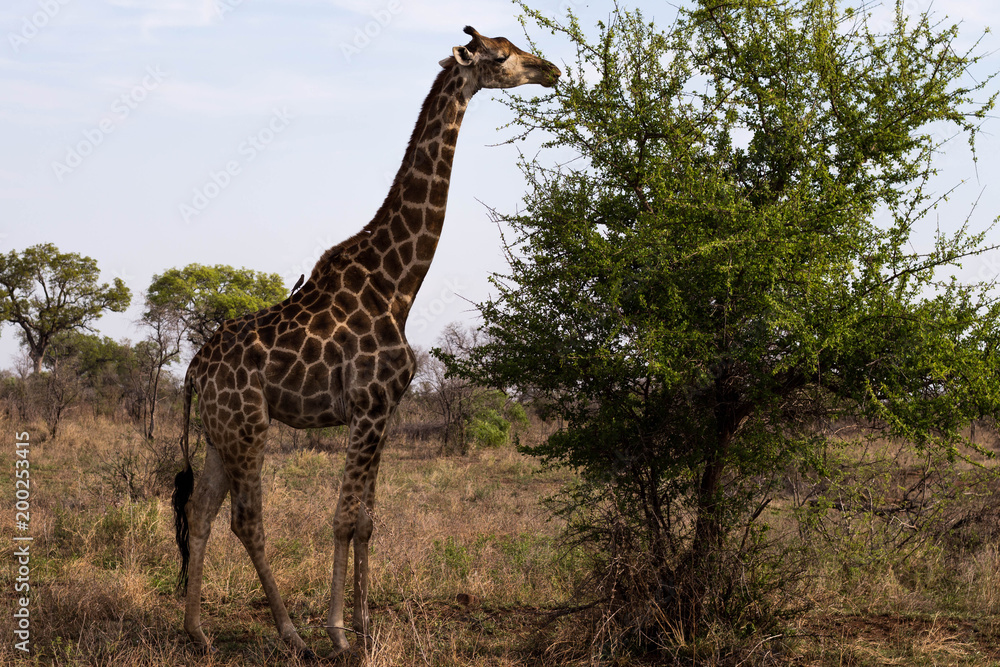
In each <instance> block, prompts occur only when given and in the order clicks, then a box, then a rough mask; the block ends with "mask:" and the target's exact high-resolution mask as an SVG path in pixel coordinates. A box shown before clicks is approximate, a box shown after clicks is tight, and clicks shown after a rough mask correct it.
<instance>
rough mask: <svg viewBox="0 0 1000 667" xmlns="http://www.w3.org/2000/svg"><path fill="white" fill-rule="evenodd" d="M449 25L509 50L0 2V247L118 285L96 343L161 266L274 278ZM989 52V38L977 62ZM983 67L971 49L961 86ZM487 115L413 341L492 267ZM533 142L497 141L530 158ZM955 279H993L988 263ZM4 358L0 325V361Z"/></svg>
mask: <svg viewBox="0 0 1000 667" xmlns="http://www.w3.org/2000/svg"><path fill="white" fill-rule="evenodd" d="M628 5H629V6H635V5H638V6H641V7H643V8H644V9H645V11H646V14H647V16H648V17H650V18H655V19H656V20H657V22H658V23H660V24H662V25H666V24H667V23H669V20H670V19H671V18H672V17H673V16H674V14H675V12H676V10H675V8H674V5H673V4H672V3H665V2H652V1H646V2H637V3H628ZM534 6H536V7H537V8H539V9H541V10H543V11H548V12H550V13H553V14H555V13H558V14H562V13H563V12H562V11H561V8H564V7H567V6H572V7H573V8H574V10H575V11H576V12H577V14H578V15H579V16H580V17H581V19H582V23H583V25H585V26H592V25H593V24H594V23H595V22H596V21H597V20H599V19H601V18H606V17H607V15H608V12H609V9H610V7H611V3H610V2H590V3H584V2H575V1H573V2H571V0H540V1H539V2H536V3H534ZM927 6H928V3H927V2H925V1H924V0H908V2H907V3H906V5H905V6H904V8H905V9H906V10H907V11H909V12H913V11H918V10H922V9H925V8H926V7H927ZM934 9H935V11H937V12H939V13H941V14H942V15H944V14H947V15H948V17H949V19H950V21H953V22H954V21H962V22H963V25H962V31H963V33H964V34H966V35H969V36H973V35H978V34H979V33H980V32H981V31H982V30H983V28H985V27H986V26H987V25H991V24H992V25H994V26H998V25H1000V21H997V19H998V18H1000V9H998V8H997V7H996V6H995V3H994V2H993V1H992V0H964V1H956V2H942V3H938V4H936V5H934ZM466 24H471V25H473V26H475V27H476V28H477V29H478V30H479V31H480V32H482V33H483V34H486V35H491V36H497V35H504V36H507V37H509V38H511V40H512V41H514V42H515V43H517V44H520V45H522V46H525V40H524V37H523V33H522V31H521V28H520V26H519V24H518V22H517V20H516V11H515V8H514V7H513V5H511V4H510V3H509V2H507V0H477V1H476V2H469V1H468V0H465V1H462V2H460V1H457V0H443V1H442V0H438V1H436V2H431V1H429V0H281V1H278V0H242V1H241V0H103V1H95V0H7V1H6V2H5V3H4V5H3V7H2V8H0V37H2V41H0V251H2V252H7V251H9V250H11V249H17V250H22V249H24V248H25V247H27V246H30V245H33V244H36V243H43V242H53V243H55V244H56V245H57V246H59V248H60V249H61V250H63V251H73V252H79V253H82V254H84V255H88V256H91V257H93V258H95V259H96V260H97V261H98V264H99V266H100V267H101V269H102V271H103V273H104V277H105V279H110V278H112V277H115V276H117V277H121V278H123V279H124V280H125V282H126V283H127V284H128V285H129V287H130V288H131V289H132V291H133V294H134V299H133V301H134V304H135V305H134V306H133V308H132V309H131V310H130V311H129V312H128V313H126V314H124V315H107V316H105V317H104V318H103V319H102V320H100V321H99V322H98V325H97V326H98V328H99V329H100V331H101V333H103V334H105V335H109V336H112V337H114V338H122V337H128V338H131V339H138V338H141V337H142V334H141V332H140V331H138V330H137V329H135V328H134V326H133V325H132V322H133V321H134V320H135V319H136V318H137V317H138V314H139V305H140V304H141V296H142V291H143V290H144V289H145V288H146V287H147V286H148V285H149V283H150V280H151V278H152V276H153V274H155V273H159V272H162V271H164V270H165V269H168V268H170V267H181V266H184V265H186V264H189V263H191V262H200V263H203V264H217V263H223V264H231V265H234V266H245V267H248V268H253V269H256V270H261V271H268V272H275V273H278V274H280V275H281V276H283V277H284V279H285V282H286V284H287V285H288V286H289V287H290V286H291V285H292V284H293V283H294V282H295V280H296V279H297V278H298V276H299V274H301V273H308V272H309V270H310V269H311V267H312V264H313V262H314V261H315V259H316V258H317V257H318V256H319V254H320V253H322V251H323V250H325V249H326V248H327V247H328V246H330V245H333V244H334V243H336V242H338V241H340V240H341V239H343V238H345V237H347V236H349V235H350V234H352V233H354V232H355V231H356V230H357V229H359V228H360V227H361V226H362V225H363V224H364V223H365V222H367V220H368V219H369V218H370V217H371V215H372V214H373V213H374V212H375V210H376V209H377V208H378V206H379V204H380V203H381V201H382V199H383V197H384V195H385V190H386V188H387V186H388V181H389V179H390V178H391V176H392V175H393V174H394V173H395V170H396V168H397V167H398V164H399V160H400V159H401V157H402V152H403V149H404V147H405V143H406V141H407V139H408V137H409V133H410V130H411V129H412V126H413V123H414V121H415V120H416V115H417V111H418V109H419V107H420V103H421V101H422V99H423V97H424V95H425V94H426V92H427V90H428V88H429V86H430V83H431V81H432V80H433V78H434V76H435V75H436V73H437V71H438V65H437V61H438V60H439V59H441V58H443V57H446V56H447V55H448V54H449V53H450V50H451V47H452V46H453V45H455V44H461V43H465V42H466V41H467V39H468V38H467V36H466V35H464V34H463V33H462V27H463V26H464V25H466ZM533 36H534V37H538V38H539V43H540V44H541V46H542V48H543V50H544V52H545V55H546V57H548V58H549V59H550V60H552V61H554V62H556V63H557V64H562V63H563V61H564V60H569V59H571V58H572V55H573V52H572V49H571V47H570V46H569V45H568V44H565V43H562V42H560V41H558V40H556V39H555V38H552V37H551V36H550V35H548V34H544V35H541V34H533ZM998 47H1000V41H998V40H997V39H996V37H995V36H994V35H989V36H987V39H986V41H984V43H983V48H982V50H983V51H992V50H995V49H997V48H998ZM997 69H1000V57H998V56H991V57H990V58H988V59H987V62H986V63H985V64H984V66H983V67H982V68H981V69H980V70H978V71H974V72H972V73H970V76H975V77H980V76H983V75H984V73H985V72H987V71H990V70H997ZM509 120H510V111H509V110H508V109H507V108H506V107H505V106H503V105H502V104H501V103H499V102H498V101H496V100H495V99H494V95H493V94H492V93H491V92H490V91H483V92H482V93H480V95H479V96H477V98H476V99H475V100H474V106H473V107H472V109H471V110H470V112H469V114H468V115H467V116H466V121H465V124H464V125H463V129H462V136H461V138H460V139H459V147H458V151H457V157H456V161H455V168H454V177H453V179H452V188H451V193H450V198H449V205H448V218H447V222H446V224H445V230H444V234H443V237H442V240H441V244H440V246H439V249H438V253H437V256H436V258H435V261H434V265H433V266H432V268H431V271H430V273H429V275H428V277H427V280H426V282H425V283H424V287H423V289H422V291H421V293H420V295H419V296H418V299H417V301H416V304H415V306H414V311H413V314H412V315H411V318H410V322H409V324H408V335H409V337H410V339H411V341H412V342H413V343H414V344H417V345H423V346H427V345H429V344H431V343H432V342H433V341H434V339H435V338H436V336H437V334H438V332H439V331H440V330H441V328H442V327H443V326H444V325H445V324H447V323H448V322H450V321H453V320H456V319H465V320H468V319H469V318H471V316H472V314H471V305H470V304H469V303H468V302H467V301H466V300H471V301H478V300H481V299H483V298H484V297H485V296H486V295H487V294H488V293H489V285H488V282H487V278H488V276H489V274H490V272H492V271H502V270H503V269H504V267H505V263H504V260H503V255H502V252H501V245H500V234H499V231H498V230H497V229H496V227H495V226H494V225H493V224H492V223H491V222H490V219H489V216H488V214H487V211H486V208H485V207H484V204H485V205H488V206H491V207H495V208H498V209H500V210H506V211H511V210H514V209H515V208H516V206H517V204H518V202H519V200H520V198H521V196H522V194H523V190H524V188H523V182H522V179H521V175H520V173H519V172H518V170H517V167H516V164H515V163H516V158H517V148H514V147H512V146H507V145H503V146H494V145H493V144H496V143H497V142H498V141H500V140H502V139H503V138H505V137H507V136H508V134H507V133H506V132H505V131H504V130H500V129H498V128H500V127H501V126H502V125H504V124H505V123H507V122H508V121H509ZM984 130H985V133H984V137H983V139H982V142H981V148H980V150H981V154H980V161H979V165H978V175H977V173H976V171H975V170H974V169H973V166H972V164H971V161H970V159H969V156H968V153H967V151H966V150H965V149H964V143H961V142H952V143H953V144H955V145H954V146H951V147H949V150H948V153H947V155H945V156H944V157H943V158H942V160H941V162H940V166H941V168H942V175H941V178H940V179H939V180H940V183H941V187H943V186H944V185H954V184H957V183H958V182H960V181H962V180H963V179H966V180H967V181H968V182H967V184H966V185H965V186H963V187H962V188H961V189H959V190H958V192H957V193H956V196H955V197H953V199H952V203H951V207H950V208H949V209H948V210H947V211H945V213H943V214H942V216H941V219H940V223H941V226H942V227H943V228H948V227H951V226H952V225H953V224H954V223H955V221H956V220H957V218H958V217H964V214H965V213H966V212H967V211H968V209H969V205H970V202H971V201H973V200H974V199H975V198H976V197H977V196H978V195H979V193H980V191H981V190H983V188H985V193H984V195H983V198H982V200H981V201H980V205H979V209H978V212H977V217H976V218H975V219H976V220H977V221H978V222H979V223H980V224H981V225H982V224H986V222H988V221H989V220H991V219H992V218H993V217H995V216H996V215H998V214H1000V192H997V191H998V190H1000V141H998V140H997V138H996V135H997V134H998V133H1000V121H992V122H990V123H988V124H987V125H986V127H985V128H984ZM536 143H537V142H535V143H533V142H531V141H529V142H526V143H525V144H523V145H521V146H519V147H520V148H522V149H523V150H525V151H526V152H529V153H530V152H533V151H534V145H535V144H536ZM234 165H235V166H234ZM227 166H228V167H230V172H231V173H226V170H227ZM480 202H481V203H480ZM199 209H201V210H199ZM193 211H198V213H197V214H193ZM929 225H930V227H929V229H932V228H933V222H930V223H929ZM966 272H967V273H969V274H970V275H977V276H978V275H982V274H983V273H986V274H988V275H995V274H997V273H998V272H1000V257H992V258H990V259H988V260H984V261H978V262H976V263H975V264H974V265H969V266H967V267H966ZM16 352H17V344H16V336H15V332H14V330H13V329H12V328H10V327H5V328H4V329H3V332H2V336H0V367H6V366H10V365H11V363H12V361H11V360H12V355H13V354H14V353H16Z"/></svg>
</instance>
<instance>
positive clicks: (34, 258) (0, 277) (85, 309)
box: [0, 243, 132, 373]
mask: <svg viewBox="0 0 1000 667" xmlns="http://www.w3.org/2000/svg"><path fill="white" fill-rule="evenodd" d="M99 279H100V271H99V270H98V268H97V261H96V260H94V259H91V258H90V257H83V256H81V255H79V254H78V253H73V252H67V253H64V252H59V249H58V248H56V247H55V246H54V245H53V244H51V243H43V244H39V245H35V246H31V247H30V248H27V249H26V250H24V252H17V251H16V250H12V251H10V252H9V253H6V254H4V255H0V313H2V318H3V320H4V321H6V322H9V323H11V324H13V325H15V326H16V327H17V328H18V334H19V336H20V338H21V341H22V343H24V345H25V347H27V348H28V354H29V355H30V357H31V360H32V363H33V365H34V370H35V372H36V373H37V372H39V371H41V369H42V363H43V361H44V360H45V354H46V352H47V351H48V349H49V346H50V345H51V344H52V342H53V340H54V339H55V338H56V337H57V336H59V335H61V334H64V333H68V332H71V331H83V330H89V329H90V324H91V323H92V322H94V321H95V320H97V319H98V318H100V317H101V315H103V314H104V311H106V310H110V311H112V312H116V313H120V312H123V311H124V310H125V309H126V308H128V306H129V303H130V302H131V300H132V294H131V292H130V291H129V289H128V287H126V286H125V283H124V282H123V281H122V279H121V278H115V279H114V280H113V281H112V282H111V283H110V284H109V283H103V284H102V283H99V282H98V281H99Z"/></svg>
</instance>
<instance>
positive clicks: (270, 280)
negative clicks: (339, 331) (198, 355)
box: [146, 264, 288, 349]
mask: <svg viewBox="0 0 1000 667" xmlns="http://www.w3.org/2000/svg"><path fill="white" fill-rule="evenodd" d="M287 295H288V291H287V289H286V288H285V285H284V282H283V281H282V280H281V277H280V276H279V275H278V274H276V273H261V272H258V271H253V270H251V269H234V268H233V267H231V266H226V265H224V264H217V265H215V266H203V265H201V264H189V265H187V266H186V267H184V268H183V269H169V270H168V271H165V272H164V273H162V274H160V275H157V276H153V281H152V283H151V284H150V286H149V290H148V291H147V294H146V302H147V313H149V312H153V309H156V312H157V313H158V315H157V317H159V318H160V319H164V318H170V317H176V318H177V320H179V321H180V322H181V323H182V325H183V328H184V332H185V335H186V336H187V339H188V341H189V342H190V343H191V345H192V346H193V347H194V348H195V349H199V348H201V346H202V345H204V344H205V342H206V341H207V340H208V339H209V338H210V337H211V336H212V334H213V333H214V332H215V330H216V329H218V328H219V326H220V325H221V324H222V323H223V322H225V321H226V320H229V319H232V318H234V317H239V316H240V315H245V314H247V313H252V312H254V311H257V310H260V309H261V308H266V307H267V306H271V305H274V304H275V303H278V302H279V301H281V300H282V299H284V298H285V297H286V296H287Z"/></svg>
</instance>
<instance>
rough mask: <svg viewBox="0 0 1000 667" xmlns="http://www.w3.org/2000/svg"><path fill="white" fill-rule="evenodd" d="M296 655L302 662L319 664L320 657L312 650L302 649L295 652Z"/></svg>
mask: <svg viewBox="0 0 1000 667" xmlns="http://www.w3.org/2000/svg"><path fill="white" fill-rule="evenodd" d="M295 655H296V656H298V658H299V660H301V661H302V662H319V656H318V655H316V654H315V653H313V651H312V649H308V648H300V649H296V650H295Z"/></svg>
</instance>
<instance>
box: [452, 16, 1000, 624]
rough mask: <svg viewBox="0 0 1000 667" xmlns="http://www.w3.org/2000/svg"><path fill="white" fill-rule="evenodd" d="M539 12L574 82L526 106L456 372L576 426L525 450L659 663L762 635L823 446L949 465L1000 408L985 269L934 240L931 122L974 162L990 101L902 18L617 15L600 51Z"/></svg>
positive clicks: (954, 245) (955, 232)
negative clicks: (678, 645)
mask: <svg viewBox="0 0 1000 667" xmlns="http://www.w3.org/2000/svg"><path fill="white" fill-rule="evenodd" d="M523 9H524V12H525V15H526V17H527V18H529V19H531V20H533V21H534V22H536V23H537V24H538V25H539V26H541V27H542V28H544V29H546V30H550V31H552V32H553V33H555V34H557V35H559V36H562V37H564V38H565V39H566V40H568V42H569V43H570V44H572V45H573V46H574V47H575V49H576V61H575V63H574V64H573V65H572V66H571V67H569V68H568V70H569V71H567V72H566V74H565V76H564V77H563V79H561V80H560V85H559V87H558V89H557V91H556V92H554V93H553V94H551V95H550V96H549V97H547V98H544V99H542V100H538V99H532V100H522V99H518V98H511V100H510V105H511V107H512V108H513V109H514V111H515V112H516V116H517V119H518V120H517V121H515V124H516V125H518V126H520V127H521V129H522V130H523V132H524V133H528V132H537V131H541V132H544V133H546V134H547V142H546V144H545V149H547V151H546V150H543V151H542V152H541V154H540V155H539V156H538V157H537V158H535V159H534V160H525V161H523V171H524V173H525V175H526V177H527V179H528V183H529V192H528V194H527V195H526V197H525V201H524V207H523V210H520V211H519V212H517V213H514V214H509V215H502V216H500V217H501V219H502V221H503V222H504V223H505V224H507V225H509V226H510V228H512V229H513V230H514V234H515V235H514V237H513V239H512V240H511V242H510V244H509V246H508V251H509V261H510V272H509V273H508V274H506V275H501V276H497V277H496V278H495V284H496V288H497V290H498V295H497V296H496V297H495V298H493V299H492V300H490V301H487V302H486V303H483V304H481V311H482V315H483V318H484V320H485V333H486V336H487V342H486V344H485V345H484V346H482V347H480V348H478V349H477V350H476V352H475V353H474V354H473V355H472V357H471V359H470V360H469V361H466V362H462V361H461V360H455V361H454V362H453V364H452V366H453V369H454V370H458V371H459V372H461V373H463V374H465V375H466V376H468V377H472V378H475V379H476V380H478V381H480V382H483V383H485V384H487V385H489V386H493V387H496V388H500V389H511V388H516V389H517V390H518V391H520V392H524V393H527V394H531V395H534V396H536V397H538V399H539V401H540V402H541V404H543V405H545V406H547V408H548V409H549V410H550V411H552V412H553V413H554V414H558V415H559V416H560V417H561V418H563V419H565V424H566V427H565V428H564V429H562V430H560V431H559V432H557V433H556V434H555V435H553V436H552V437H551V438H550V439H549V440H548V441H547V442H546V443H545V444H543V445H541V446H539V447H536V448H534V449H533V450H532V451H533V452H534V453H535V454H537V455H539V456H541V457H543V458H544V460H546V461H548V462H550V463H553V464H558V465H566V466H571V467H574V468H577V469H580V470H581V471H582V472H583V474H584V479H585V482H584V483H583V484H581V485H579V486H577V487H575V488H573V489H570V490H568V492H567V493H566V494H564V496H563V498H562V501H563V505H562V510H563V511H564V513H565V515H566V516H567V517H568V518H569V519H570V522H571V527H572V529H573V530H575V531H576V532H575V535H576V537H578V538H580V539H581V540H582V541H583V542H584V543H587V544H590V545H592V546H593V545H596V546H597V547H598V551H599V552H600V556H599V560H600V563H601V567H603V568H604V569H603V570H602V575H601V576H602V583H601V585H600V586H599V587H598V588H597V590H598V591H599V592H600V593H601V595H603V597H604V599H605V600H606V601H607V602H608V603H609V604H610V605H611V607H612V609H613V612H614V613H613V614H612V617H614V618H615V619H616V622H619V623H621V624H622V625H627V626H630V627H631V628H632V631H636V630H637V631H638V635H639V636H640V637H641V638H643V641H646V640H653V641H655V642H657V643H659V642H662V641H666V640H667V639H668V638H669V637H670V636H671V635H672V632H671V631H668V630H667V628H670V627H677V625H678V623H680V624H681V625H682V626H683V627H684V628H685V630H686V632H687V633H697V632H699V627H700V625H699V624H701V623H703V620H704V619H705V618H706V617H707V616H706V615H707V614H709V612H711V614H712V616H713V617H715V618H722V619H724V620H726V621H727V622H730V623H737V624H738V623H744V622H751V621H753V622H757V621H755V620H753V619H752V618H749V617H748V614H749V615H750V616H752V614H750V612H748V609H750V608H751V607H752V606H753V604H755V602H754V601H753V600H752V599H750V598H748V597H747V595H748V590H749V589H750V588H752V585H751V584H752V583H753V582H752V580H753V572H749V570H750V569H751V567H752V564H753V563H759V562H760V561H759V560H757V556H756V555H755V554H757V553H758V552H757V551H755V549H758V548H759V547H760V545H761V544H762V534H763V532H762V531H763V529H762V527H760V526H759V525H758V524H759V523H760V522H759V519H760V517H761V515H762V513H763V512H764V509H765V508H766V507H767V505H768V503H769V502H771V500H772V499H773V498H774V497H775V494H776V492H777V490H778V489H779V488H780V487H781V485H782V484H784V483H785V474H786V473H787V472H788V471H790V470H796V469H801V470H804V471H808V472H809V473H810V474H812V475H813V476H814V478H816V479H819V478H822V476H823V475H824V474H825V468H824V466H827V465H829V461H828V460H827V459H826V458H825V452H827V447H828V445H829V444H830V443H831V442H832V440H831V436H830V434H829V431H828V430H824V429H823V428H822V425H823V424H829V423H832V422H833V421H834V420H836V419H846V418H850V419H851V420H852V421H854V422H856V423H864V424H869V425H871V426H872V427H873V428H874V429H876V431H877V432H878V433H880V434H881V435H882V436H883V437H885V438H900V439H905V440H906V441H907V442H909V443H912V445H913V446H915V447H917V448H920V451H933V452H938V453H942V454H943V456H942V457H938V458H937V459H935V460H942V461H945V462H948V461H951V460H954V458H955V457H956V456H960V455H961V453H962V452H963V451H968V449H967V448H965V447H966V445H967V444H968V443H967V441H966V438H965V436H964V435H963V433H964V431H963V428H964V427H966V426H967V425H968V424H969V423H970V422H971V420H973V419H975V418H980V417H983V416H991V415H992V416H995V415H996V414H997V413H998V409H1000V382H998V380H1000V378H998V356H997V344H998V333H997V332H998V330H1000V328H998V324H1000V322H998V316H1000V308H998V304H997V300H996V293H995V291H992V289H993V287H994V285H993V284H992V283H963V282H961V281H958V280H956V279H953V278H949V273H950V272H952V271H955V270H956V269H957V267H958V266H959V265H960V262H961V261H962V260H963V259H965V258H969V257H974V256H977V255H980V254H982V253H984V252H986V251H988V250H991V249H993V248H994V247H995V246H989V245H987V244H986V242H985V241H986V236H985V234H986V231H988V230H987V229H985V228H981V229H980V230H978V231H975V230H974V229H973V228H972V226H970V224H969V221H967V220H953V221H947V222H946V223H945V221H942V222H943V223H945V224H942V225H941V226H942V229H939V230H937V231H936V232H934V231H930V230H928V228H927V224H926V220H927V218H928V215H929V214H930V213H932V212H933V211H934V210H935V208H936V206H937V205H938V204H939V202H940V199H941V196H942V195H941V194H940V193H934V192H932V191H931V185H930V183H931V179H932V177H933V176H934V174H935V169H934V163H933V159H934V157H935V155H936V154H938V152H939V151H940V149H941V145H940V138H939V136H938V135H936V134H935V133H933V132H932V131H931V127H930V125H931V124H932V123H934V124H937V126H940V124H942V123H946V124H950V125H951V126H952V129H953V130H954V132H955V133H957V134H959V135H963V134H964V135H965V136H966V137H968V139H969V141H970V142H971V143H972V144H973V145H974V139H975V136H976V133H977V131H978V130H979V125H980V123H981V122H982V121H983V119H984V118H986V114H987V112H988V111H989V110H990V109H991V108H992V107H993V101H994V97H995V95H990V94H989V93H988V91H987V86H988V85H989V82H990V80H989V79H987V80H981V81H978V82H977V81H975V80H972V79H971V78H970V77H969V76H967V75H966V74H965V72H966V69H967V68H968V67H969V66H970V65H971V64H973V63H975V62H977V61H978V60H979V57H978V56H976V55H975V54H974V53H973V50H975V49H976V46H973V47H972V50H962V49H960V48H959V47H958V46H957V38H958V32H957V28H955V27H944V26H942V25H940V24H938V23H935V22H934V21H933V20H932V19H931V18H930V17H929V16H926V15H922V16H918V17H915V18H909V17H907V16H906V14H905V13H904V12H903V10H902V5H901V4H897V12H896V19H895V22H894V23H893V24H892V25H890V26H889V27H888V29H887V30H885V31H883V32H877V31H876V29H875V28H873V27H871V26H870V20H869V19H870V17H869V16H868V14H866V13H865V11H864V10H860V11H859V10H856V9H852V8H851V7H848V6H846V5H845V4H844V3H842V2H839V1H838V0H796V1H794V2H779V3H775V2H766V1H763V0H740V1H738V2H730V3H725V4H722V5H719V4H718V3H712V2H704V1H703V2H696V3H694V4H693V6H691V7H690V8H689V9H688V8H685V9H681V10H679V12H678V17H677V19H676V22H675V23H674V24H673V25H672V26H671V27H670V28H669V29H668V30H666V31H663V30H660V29H658V28H657V27H656V26H654V25H653V24H652V23H650V22H648V21H646V20H645V19H644V17H643V16H642V15H641V14H639V13H638V12H630V11H626V10H623V9H620V8H616V9H615V10H614V11H613V12H612V16H611V19H610V21H609V22H608V23H607V24H606V25H605V24H600V25H599V26H598V29H599V34H598V35H597V36H596V37H594V38H591V37H590V36H588V35H587V34H586V32H585V31H584V29H583V28H582V27H581V26H580V25H579V23H578V22H577V21H576V19H575V18H574V17H573V16H572V15H570V16H569V19H568V21H567V22H566V23H565V24H564V23H559V22H557V21H554V20H552V19H550V18H547V17H546V15H543V14H542V13H540V12H537V11H534V10H532V9H530V8H528V7H526V6H525V7H523ZM913 248H918V249H920V250H919V251H915V250H913ZM823 484H827V486H829V484H828V483H827V482H822V483H820V484H818V488H819V487H822V486H823ZM815 498H816V499H818V500H817V501H816V502H817V503H818V506H820V507H827V506H828V505H824V504H823V502H822V494H821V493H820V494H818V495H817V496H816V497H815ZM814 505H815V503H814ZM748 580H750V584H748V583H747V581H748ZM749 595H750V596H751V597H752V594H749ZM637 600H641V601H643V602H644V603H645V604H638V605H637V604H635V603H636V601H637Z"/></svg>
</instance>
